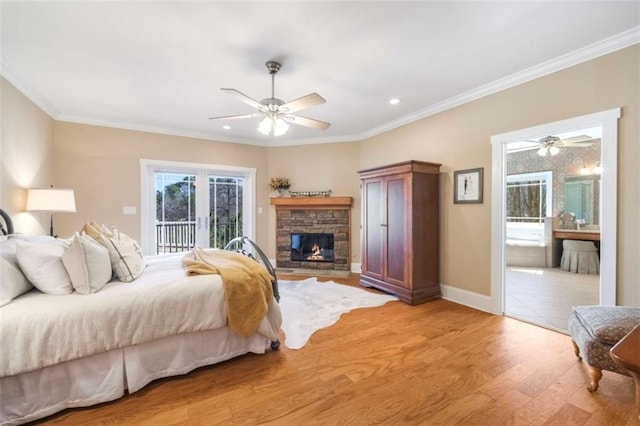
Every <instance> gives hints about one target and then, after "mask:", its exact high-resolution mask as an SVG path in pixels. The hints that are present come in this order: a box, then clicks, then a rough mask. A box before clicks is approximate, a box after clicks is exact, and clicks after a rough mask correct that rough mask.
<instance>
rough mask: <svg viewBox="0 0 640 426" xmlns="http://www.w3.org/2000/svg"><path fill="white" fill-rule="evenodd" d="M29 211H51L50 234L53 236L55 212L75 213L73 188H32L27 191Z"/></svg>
mask: <svg viewBox="0 0 640 426" xmlns="http://www.w3.org/2000/svg"><path fill="white" fill-rule="evenodd" d="M27 211H30V212H43V211H44V212H49V222H50V227H49V235H51V236H52V237H53V213H75V211H76V200H75V197H74V195H73V189H65V188H53V187H51V188H47V189H30V190H29V191H28V193H27Z"/></svg>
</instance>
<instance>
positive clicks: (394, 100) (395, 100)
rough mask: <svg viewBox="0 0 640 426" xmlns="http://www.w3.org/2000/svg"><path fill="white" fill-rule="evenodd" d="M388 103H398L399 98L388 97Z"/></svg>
mask: <svg viewBox="0 0 640 426" xmlns="http://www.w3.org/2000/svg"><path fill="white" fill-rule="evenodd" d="M389 103H390V104H391V105H398V104H399V103H400V99H398V98H393V99H389Z"/></svg>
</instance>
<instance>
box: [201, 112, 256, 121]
mask: <svg viewBox="0 0 640 426" xmlns="http://www.w3.org/2000/svg"><path fill="white" fill-rule="evenodd" d="M260 115H262V114H260V113H255V114H242V115H225V116H222V117H209V120H223V119H226V120H235V119H237V118H252V117H258V116H260Z"/></svg>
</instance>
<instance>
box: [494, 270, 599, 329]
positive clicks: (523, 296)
mask: <svg viewBox="0 0 640 426" xmlns="http://www.w3.org/2000/svg"><path fill="white" fill-rule="evenodd" d="M599 291H600V276H599V275H586V274H576V273H573V272H567V271H563V270H562V269H560V268H530V267H517V266H508V267H507V268H506V269H505V313H506V314H507V315H508V316H510V317H512V318H516V319H521V320H524V321H527V322H530V323H532V324H538V325H541V326H543V327H547V328H551V329H556V330H558V331H561V332H563V333H565V334H569V331H568V328H569V316H570V315H571V311H572V308H573V307H574V306H578V305H597V304H598V303H599V300H600V295H599Z"/></svg>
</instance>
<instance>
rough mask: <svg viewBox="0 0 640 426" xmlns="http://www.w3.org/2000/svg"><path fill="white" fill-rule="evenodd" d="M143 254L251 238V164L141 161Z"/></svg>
mask: <svg viewBox="0 0 640 426" xmlns="http://www.w3.org/2000/svg"><path fill="white" fill-rule="evenodd" d="M141 182H142V188H141V189H142V190H141V193H142V203H141V206H142V207H141V217H142V248H143V251H144V254H145V255H151V254H163V253H174V252H181V251H186V250H189V249H191V248H193V247H194V246H200V247H203V248H208V247H215V248H224V246H225V245H226V244H227V243H228V242H229V241H230V240H232V239H233V238H235V237H239V236H248V237H249V238H253V237H254V236H253V211H254V208H253V204H254V202H253V200H254V199H255V193H254V188H255V169H248V168H238V167H229V166H216V165H203V164H193V163H176V162H166V161H156V160H141Z"/></svg>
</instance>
